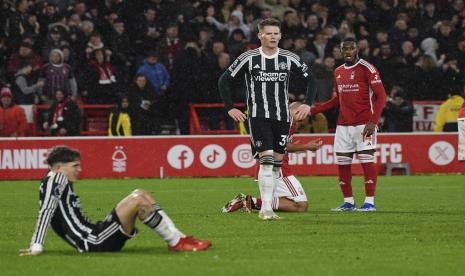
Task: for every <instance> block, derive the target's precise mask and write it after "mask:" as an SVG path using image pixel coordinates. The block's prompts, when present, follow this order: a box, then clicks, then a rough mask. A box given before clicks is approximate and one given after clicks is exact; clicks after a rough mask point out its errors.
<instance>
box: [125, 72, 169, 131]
mask: <svg viewBox="0 0 465 276" xmlns="http://www.w3.org/2000/svg"><path fill="white" fill-rule="evenodd" d="M128 99H129V108H130V110H129V114H130V116H131V123H132V134H133V135H153V134H158V133H159V132H160V118H162V117H163V116H166V115H165V114H166V113H162V112H161V110H160V109H159V108H157V107H158V106H159V105H158V104H157V103H158V97H157V96H156V94H155V92H154V91H153V88H152V86H151V85H150V83H149V81H148V80H147V77H146V76H145V75H144V74H142V73H138V74H136V77H135V78H134V83H133V84H132V85H131V87H130V89H129V94H128Z"/></svg>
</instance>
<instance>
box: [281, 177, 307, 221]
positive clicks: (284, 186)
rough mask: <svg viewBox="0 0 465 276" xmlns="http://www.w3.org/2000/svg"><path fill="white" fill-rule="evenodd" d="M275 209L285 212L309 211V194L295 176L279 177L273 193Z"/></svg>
mask: <svg viewBox="0 0 465 276" xmlns="http://www.w3.org/2000/svg"><path fill="white" fill-rule="evenodd" d="M273 209H274V210H279V211H284V212H306V211H307V209H308V200H307V195H306V194H305V191H304V189H303V188H302V184H301V183H300V182H299V180H298V179H297V178H295V176H293V175H290V176H283V177H281V178H280V179H279V181H278V185H277V187H276V190H275V193H274V195H273Z"/></svg>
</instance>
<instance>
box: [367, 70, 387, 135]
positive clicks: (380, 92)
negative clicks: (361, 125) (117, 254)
mask: <svg viewBox="0 0 465 276" xmlns="http://www.w3.org/2000/svg"><path fill="white" fill-rule="evenodd" d="M366 72H367V74H368V85H369V86H370V88H371V90H372V91H373V96H374V97H373V98H374V103H373V114H372V115H371V118H370V120H369V121H368V123H367V124H366V126H365V129H364V130H363V133H362V135H363V136H370V135H371V134H373V132H374V131H375V129H376V126H377V125H378V122H379V119H380V118H381V114H382V113H383V108H384V105H385V104H386V99H387V97H386V91H385V90H384V86H383V82H382V81H381V78H380V75H379V72H378V71H377V70H374V71H373V72H371V71H368V70H367V71H366Z"/></svg>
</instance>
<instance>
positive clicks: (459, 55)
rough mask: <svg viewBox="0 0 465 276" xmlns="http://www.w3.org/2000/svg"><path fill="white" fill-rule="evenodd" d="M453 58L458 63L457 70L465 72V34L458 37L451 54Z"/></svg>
mask: <svg viewBox="0 0 465 276" xmlns="http://www.w3.org/2000/svg"><path fill="white" fill-rule="evenodd" d="M453 55H454V57H455V58H456V59H457V61H458V67H459V69H460V70H461V71H462V72H464V71H465V34H464V35H462V36H460V37H459V38H458V39H457V47H456V48H455V51H454V53H453Z"/></svg>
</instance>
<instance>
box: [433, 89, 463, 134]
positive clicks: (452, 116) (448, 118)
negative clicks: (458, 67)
mask: <svg viewBox="0 0 465 276" xmlns="http://www.w3.org/2000/svg"><path fill="white" fill-rule="evenodd" d="M463 102H464V98H463V86H462V87H460V86H456V87H454V88H451V90H450V94H449V98H448V99H447V100H446V101H445V102H443V103H442V104H441V105H440V106H439V110H438V113H437V114H436V120H435V121H434V131H435V132H442V131H445V132H450V131H457V130H458V127H457V119H458V116H459V111H460V107H461V106H462V105H463Z"/></svg>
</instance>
